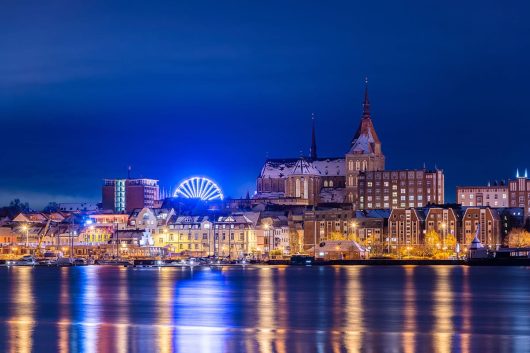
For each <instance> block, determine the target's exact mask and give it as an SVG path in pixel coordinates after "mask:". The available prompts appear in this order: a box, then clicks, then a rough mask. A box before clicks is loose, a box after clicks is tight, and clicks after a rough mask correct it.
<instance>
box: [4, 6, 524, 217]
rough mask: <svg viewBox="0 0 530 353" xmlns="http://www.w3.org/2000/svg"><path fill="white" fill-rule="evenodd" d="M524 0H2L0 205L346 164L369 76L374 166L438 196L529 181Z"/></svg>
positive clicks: (235, 186) (247, 180)
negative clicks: (524, 177)
mask: <svg viewBox="0 0 530 353" xmlns="http://www.w3.org/2000/svg"><path fill="white" fill-rule="evenodd" d="M529 67H530V3H529V2H528V1H498V0H496V1H489V0H486V1H484V0H480V1H466V2H462V1H439V2H432V1H417V2H413V1H390V0H389V1H361V2H357V1H320V2H306V1H286V0H282V1H259V2H258V1H255V2H252V1H214V0H212V1H200V0H198V1H167V2H156V1H131V0H128V1H123V2H122V1H109V0H105V1H99V0H93V1H83V2H81V1H72V0H68V1H66V0H65V1H42V0H36V1H4V2H2V5H1V8H0V129H1V132H2V133H1V135H0V151H1V155H0V205H1V204H6V203H7V202H9V200H11V199H13V198H15V197H19V198H21V199H23V200H24V201H29V202H30V205H31V206H33V207H41V206H44V205H45V204H46V203H47V202H48V201H57V202H67V201H100V198H101V184H102V179H103V178H114V177H125V176H126V175H127V166H128V165H132V174H133V176H144V177H151V178H157V179H160V183H161V185H162V186H165V187H166V188H169V187H172V186H174V184H176V183H178V182H179V181H181V180H182V179H184V178H185V177H187V176H190V175H194V174H201V175H206V176H210V177H211V178H213V179H214V180H216V181H217V182H218V183H219V184H220V186H221V187H222V188H223V189H224V191H225V194H227V195H229V196H233V197H240V196H243V195H244V194H245V193H246V192H247V190H249V191H250V192H251V193H252V192H253V191H254V190H255V179H256V177H257V175H258V173H259V171H260V168H261V165H262V163H263V161H264V159H265V158H266V156H269V157H297V156H299V155H300V151H302V152H303V153H304V154H308V149H309V144H310V133H311V131H310V128H311V113H312V112H315V113H316V114H317V117H318V118H317V141H318V152H319V155H320V156H343V155H344V154H345V153H346V151H347V150H348V148H349V143H350V141H351V138H352V137H353V134H354V132H355V130H356V128H357V125H358V122H359V119H360V115H361V102H362V94H363V89H364V86H363V85H364V84H363V82H364V77H365V76H368V78H369V85H370V86H369V87H370V99H371V103H372V106H371V108H372V117H373V121H374V124H375V128H376V130H377V132H378V134H379V137H380V138H381V140H382V144H383V152H384V153H385V155H386V157H387V168H388V169H398V168H420V167H422V166H423V164H424V163H426V165H427V167H431V168H432V167H434V166H435V165H437V166H438V167H440V168H443V169H444V170H445V173H446V199H447V201H454V199H455V195H454V187H455V186H456V185H469V184H484V183H486V182H487V181H488V180H489V179H502V178H507V177H513V176H514V174H515V169H516V168H520V169H524V168H525V167H528V168H530V157H529V153H528V152H529V151H530V139H529V138H528V135H529V131H530V119H529V115H530V113H529V112H530V89H529V82H530V69H529Z"/></svg>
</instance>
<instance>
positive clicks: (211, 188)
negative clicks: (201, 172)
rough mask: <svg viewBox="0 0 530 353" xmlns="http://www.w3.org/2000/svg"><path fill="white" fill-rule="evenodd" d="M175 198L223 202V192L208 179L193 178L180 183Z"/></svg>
mask: <svg viewBox="0 0 530 353" xmlns="http://www.w3.org/2000/svg"><path fill="white" fill-rule="evenodd" d="M173 196H174V197H179V196H182V197H185V198H187V199H200V200H203V201H212V200H216V199H219V200H222V199H223V192H222V191H221V189H220V188H219V186H217V184H216V183H214V182H213V181H212V180H210V179H208V178H204V177H192V178H188V179H186V180H184V181H183V182H182V183H180V185H179V186H178V187H177V190H175V193H174V195H173Z"/></svg>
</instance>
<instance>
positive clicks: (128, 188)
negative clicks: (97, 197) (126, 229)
mask: <svg viewBox="0 0 530 353" xmlns="http://www.w3.org/2000/svg"><path fill="white" fill-rule="evenodd" d="M159 193H160V189H159V186H158V180H155V179H146V178H142V179H105V183H104V185H103V188H102V201H103V209H104V210H113V211H114V212H131V211H132V210H134V209H135V208H143V207H154V206H155V201H157V200H158V199H159Z"/></svg>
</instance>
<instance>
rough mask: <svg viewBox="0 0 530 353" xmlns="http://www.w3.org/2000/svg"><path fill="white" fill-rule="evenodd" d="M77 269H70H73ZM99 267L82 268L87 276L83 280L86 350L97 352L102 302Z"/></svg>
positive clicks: (84, 341) (84, 344)
mask: <svg viewBox="0 0 530 353" xmlns="http://www.w3.org/2000/svg"><path fill="white" fill-rule="evenodd" d="M73 270H76V269H70V271H73ZM98 270H99V269H98V268H96V267H94V266H87V267H86V268H84V269H82V270H81V271H83V274H84V275H85V277H84V278H83V280H82V281H83V282H82V286H83V287H82V297H83V301H82V305H83V309H82V311H83V314H84V316H83V329H84V334H85V336H84V337H83V348H84V352H97V351H98V348H99V347H98V346H97V344H98V343H99V339H98V338H99V337H98V334H99V332H98V330H99V326H100V324H101V322H100V311H101V303H100V299H99V297H98V293H99V278H98Z"/></svg>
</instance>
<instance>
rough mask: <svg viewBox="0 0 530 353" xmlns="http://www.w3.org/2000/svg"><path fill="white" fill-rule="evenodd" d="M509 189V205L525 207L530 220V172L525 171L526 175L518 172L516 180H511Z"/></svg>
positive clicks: (526, 216) (525, 213)
mask: <svg viewBox="0 0 530 353" xmlns="http://www.w3.org/2000/svg"><path fill="white" fill-rule="evenodd" d="M508 189H509V194H508V199H509V203H510V205H509V206H510V207H520V208H523V209H524V216H525V219H527V220H528V219H529V218H530V179H529V178H528V172H527V171H525V174H524V175H519V172H517V176H516V178H515V180H510V181H509V183H508Z"/></svg>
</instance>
